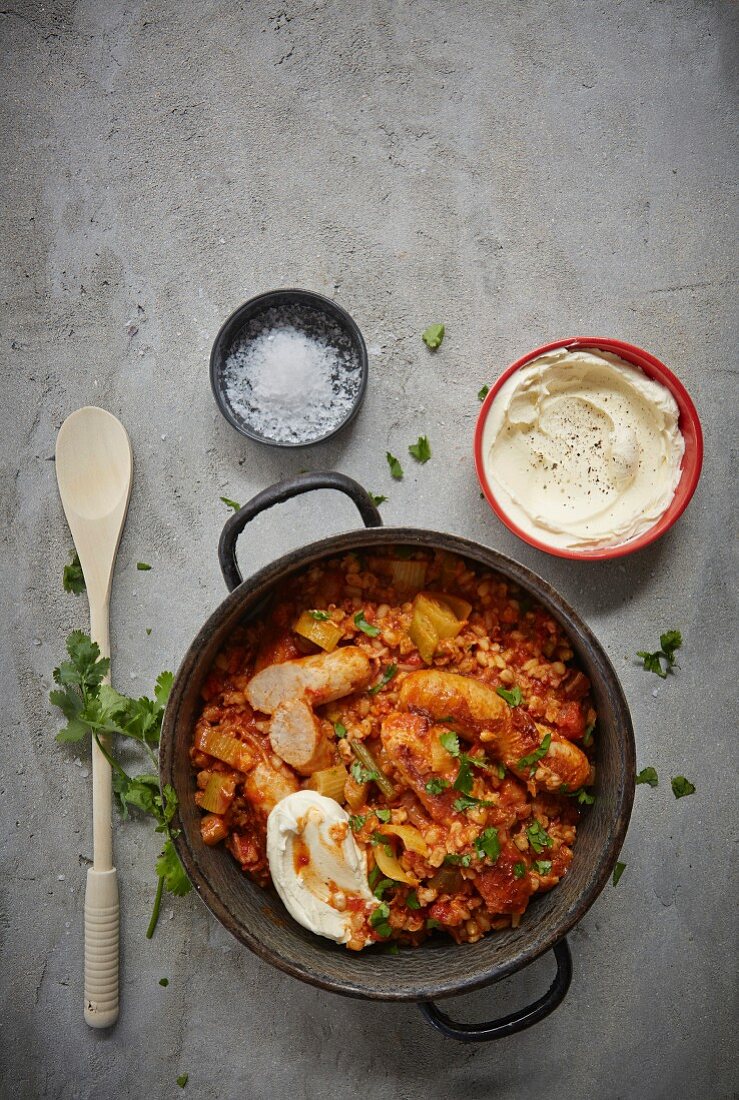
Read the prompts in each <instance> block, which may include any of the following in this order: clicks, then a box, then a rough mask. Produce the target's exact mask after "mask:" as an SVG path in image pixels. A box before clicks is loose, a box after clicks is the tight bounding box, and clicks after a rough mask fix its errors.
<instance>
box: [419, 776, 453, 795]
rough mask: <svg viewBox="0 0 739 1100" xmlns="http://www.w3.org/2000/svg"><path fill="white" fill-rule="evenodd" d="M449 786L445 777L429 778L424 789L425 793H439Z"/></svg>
mask: <svg viewBox="0 0 739 1100" xmlns="http://www.w3.org/2000/svg"><path fill="white" fill-rule="evenodd" d="M448 786H449V781H448V780H447V779H429V781H428V783H427V784H426V786H425V788H424V790H425V791H426V793H427V794H441V792H442V791H445V790H446V789H447V787H448Z"/></svg>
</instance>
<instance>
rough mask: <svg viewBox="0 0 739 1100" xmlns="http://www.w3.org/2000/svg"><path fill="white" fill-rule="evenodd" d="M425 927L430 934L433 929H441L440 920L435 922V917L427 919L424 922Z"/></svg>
mask: <svg viewBox="0 0 739 1100" xmlns="http://www.w3.org/2000/svg"><path fill="white" fill-rule="evenodd" d="M426 927H427V928H428V930H429V932H431V931H432V930H433V929H434V928H441V927H442V923H441V921H440V920H437V919H436V917H429V918H428V920H427V921H426Z"/></svg>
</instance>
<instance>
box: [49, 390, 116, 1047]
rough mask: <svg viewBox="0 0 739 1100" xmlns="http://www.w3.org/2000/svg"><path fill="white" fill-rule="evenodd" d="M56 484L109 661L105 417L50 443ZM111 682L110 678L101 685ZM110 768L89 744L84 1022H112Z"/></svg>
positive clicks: (112, 427)
mask: <svg viewBox="0 0 739 1100" xmlns="http://www.w3.org/2000/svg"><path fill="white" fill-rule="evenodd" d="M56 477H57V482H58V484H59V494H60V496H61V498H62V505H63V506H64V514H65V515H66V517H67V523H68V524H69V529H70V531H71V532H72V538H73V539H74V545H75V548H76V550H77V554H78V555H79V559H80V565H81V566H82V572H83V574H84V577H85V585H86V587H87V598H88V600H89V602H90V636H91V638H92V640H93V642H97V644H98V645H99V646H100V655H101V656H102V657H109V656H110V638H109V636H108V606H109V602H110V586H111V581H112V579H113V567H114V565H115V556H116V552H117V550H118V544H119V542H120V541H121V534H122V532H123V525H124V523H125V522H126V512H127V510H128V501H129V497H130V496H131V482H132V479H133V455H132V453H131V444H130V442H129V439H128V436H127V435H126V430H125V428H124V427H123V425H122V424H121V423H120V422H119V421H118V420H116V418H115V417H114V416H111V414H110V413H109V412H106V411H105V410H104V409H96V408H94V407H92V406H88V407H87V408H84V409H78V410H77V412H74V413H72V415H71V416H69V417H67V419H66V420H65V421H64V423H63V424H62V426H61V428H60V429H59V435H58V436H57V440H56ZM106 682H108V683H109V682H110V676H108V677H106ZM111 803H112V786H111V773H110V765H109V764H108V762H107V760H106V759H105V756H104V755H103V753H102V752H101V751H100V749H99V748H98V746H97V744H96V743H95V741H94V739H93V742H92V840H93V865H92V867H90V868H89V870H88V872H87V889H86V892H85V1020H86V1021H87V1023H88V1024H89V1025H90V1027H110V1025H111V1024H114V1023H115V1021H116V1020H117V1019H118V938H119V908H118V875H117V872H116V869H115V867H114V866H113V828H112V823H111Z"/></svg>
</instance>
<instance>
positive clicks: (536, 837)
mask: <svg viewBox="0 0 739 1100" xmlns="http://www.w3.org/2000/svg"><path fill="white" fill-rule="evenodd" d="M526 836H527V837H528V838H529V844H530V845H531V847H532V848H533V849H534V851H535V852H536V853H537V855H538V853H539V852H543V851H544V849H545V848H551V847H552V838H551V837H550V835H549V833H548V832H547V831H546V829H545V828H544V826H543V825H542V824H541V822H540V821H537V820H536V818H534V820H533V822H532V823H531V825H529V826H528V828H527V829H526Z"/></svg>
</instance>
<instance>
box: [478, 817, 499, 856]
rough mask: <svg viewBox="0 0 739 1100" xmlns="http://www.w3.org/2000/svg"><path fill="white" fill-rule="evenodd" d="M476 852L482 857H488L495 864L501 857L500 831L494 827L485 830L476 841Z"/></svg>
mask: <svg viewBox="0 0 739 1100" xmlns="http://www.w3.org/2000/svg"><path fill="white" fill-rule="evenodd" d="M475 850H476V852H477V854H478V856H479V857H480V859H482V858H483V856H487V857H488V859H491V860H492V861H493V863H495V861H496V860H497V858H498V856H499V855H500V840H499V839H498V830H497V829H495V828H493V827H492V826H491V827H490V828H489V829H484V830H483V831H482V832H481V833H480V835H479V836H478V837H477V838H476V840H475Z"/></svg>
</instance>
